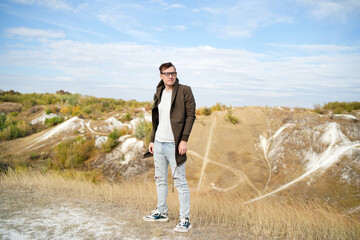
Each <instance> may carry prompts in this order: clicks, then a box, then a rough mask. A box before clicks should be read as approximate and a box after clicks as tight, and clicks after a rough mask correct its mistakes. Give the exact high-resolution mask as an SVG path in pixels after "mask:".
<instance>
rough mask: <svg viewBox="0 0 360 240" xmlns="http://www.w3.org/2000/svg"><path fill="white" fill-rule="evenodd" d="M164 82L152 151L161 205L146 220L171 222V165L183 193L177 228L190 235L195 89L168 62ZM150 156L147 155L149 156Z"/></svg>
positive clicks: (159, 89) (159, 88) (158, 95)
mask: <svg viewBox="0 0 360 240" xmlns="http://www.w3.org/2000/svg"><path fill="white" fill-rule="evenodd" d="M159 70H160V79H161V80H160V82H159V84H158V86H157V88H156V93H155V95H154V106H153V108H152V125H153V129H152V133H151V141H150V144H149V152H150V153H151V154H153V155H154V165H155V180H156V190H157V198H158V204H157V208H156V209H155V210H153V211H152V213H151V214H150V215H148V216H144V217H143V219H144V220H145V221H152V222H154V221H156V222H167V221H169V218H168V207H167V203H166V200H167V193H168V184H167V176H168V166H169V164H170V167H171V171H172V177H173V181H174V182H175V186H176V189H177V190H178V193H179V202H180V223H179V224H178V225H176V227H175V228H174V230H175V231H178V232H187V231H189V229H191V224H190V190H189V186H188V183H187V181H186V177H185V161H186V150H187V141H188V138H189V135H190V132H191V129H192V126H193V124H194V121H195V99H194V96H193V94H192V91H191V88H190V87H189V86H186V85H182V84H179V79H178V78H177V72H176V68H175V66H174V65H173V64H172V63H170V62H168V63H163V64H161V66H160V67H159ZM145 155H147V154H145Z"/></svg>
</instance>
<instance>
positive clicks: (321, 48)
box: [268, 43, 360, 53]
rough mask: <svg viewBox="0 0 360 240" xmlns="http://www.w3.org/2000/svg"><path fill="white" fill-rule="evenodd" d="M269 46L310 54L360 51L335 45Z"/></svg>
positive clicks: (355, 47)
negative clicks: (308, 52)
mask: <svg viewBox="0 0 360 240" xmlns="http://www.w3.org/2000/svg"><path fill="white" fill-rule="evenodd" d="M268 46H273V47H279V48H289V49H297V50H304V51H310V52H327V53H329V52H352V51H358V50H359V49H360V46H342V45H334V44H322V45H318V44H314V45H304V44H300V45H296V44H276V43H271V44H268Z"/></svg>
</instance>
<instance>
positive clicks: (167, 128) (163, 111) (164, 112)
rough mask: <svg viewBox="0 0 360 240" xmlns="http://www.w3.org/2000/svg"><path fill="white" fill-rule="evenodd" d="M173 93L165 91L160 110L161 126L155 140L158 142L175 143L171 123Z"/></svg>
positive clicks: (162, 95) (159, 106)
mask: <svg viewBox="0 0 360 240" xmlns="http://www.w3.org/2000/svg"><path fill="white" fill-rule="evenodd" d="M171 96H172V91H166V89H164V90H163V92H162V94H161V102H160V104H159V105H158V109H159V125H158V128H157V130H156V134H155V140H156V141H158V142H174V134H173V131H172V128H171V122H170V108H171Z"/></svg>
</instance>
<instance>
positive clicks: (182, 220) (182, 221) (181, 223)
mask: <svg viewBox="0 0 360 240" xmlns="http://www.w3.org/2000/svg"><path fill="white" fill-rule="evenodd" d="M188 221H189V220H187V219H186V218H183V219H181V220H180V223H179V225H180V226H186V225H187V224H186V223H187V222H188Z"/></svg>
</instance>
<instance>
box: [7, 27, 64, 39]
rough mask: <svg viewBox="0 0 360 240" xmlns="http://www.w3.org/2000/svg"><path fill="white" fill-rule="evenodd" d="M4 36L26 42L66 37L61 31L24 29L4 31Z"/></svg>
mask: <svg viewBox="0 0 360 240" xmlns="http://www.w3.org/2000/svg"><path fill="white" fill-rule="evenodd" d="M5 35H6V36H8V37H20V38H24V39H26V40H33V39H37V40H46V39H56V38H65V37H66V35H65V34H64V33H63V32H61V31H54V30H43V29H34V28H26V27H18V28H8V29H6V30H5Z"/></svg>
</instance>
